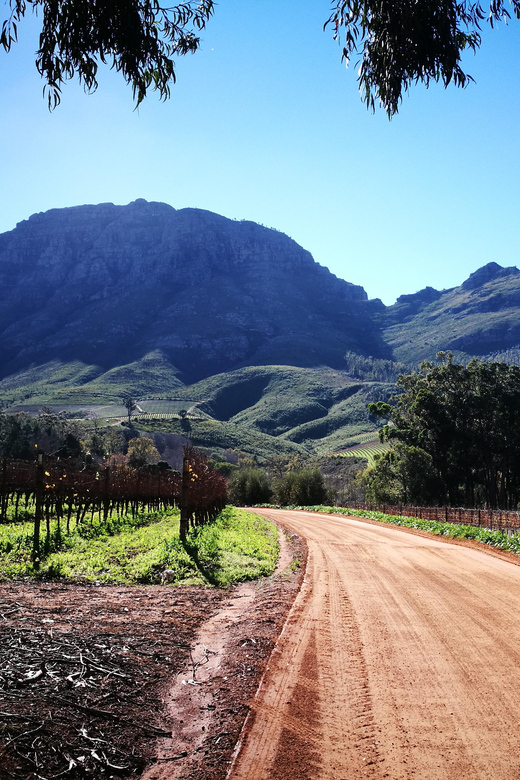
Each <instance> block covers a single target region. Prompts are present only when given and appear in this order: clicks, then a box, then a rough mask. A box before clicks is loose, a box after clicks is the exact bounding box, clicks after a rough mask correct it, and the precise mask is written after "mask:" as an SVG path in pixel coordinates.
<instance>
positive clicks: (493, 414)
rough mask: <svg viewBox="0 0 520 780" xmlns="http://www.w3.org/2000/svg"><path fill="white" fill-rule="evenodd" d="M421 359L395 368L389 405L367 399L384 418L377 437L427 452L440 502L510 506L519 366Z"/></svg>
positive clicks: (517, 482) (515, 494)
mask: <svg viewBox="0 0 520 780" xmlns="http://www.w3.org/2000/svg"><path fill="white" fill-rule="evenodd" d="M437 357H438V359H439V364H438V365H435V364H434V363H432V362H425V363H422V364H421V366H420V370H419V371H418V372H414V373H412V374H407V375H402V376H401V377H400V378H399V380H398V382H397V387H398V389H399V390H400V391H401V392H400V395H398V396H396V397H395V399H394V402H393V403H392V404H385V403H381V402H380V403H374V404H369V407H368V408H369V411H370V412H372V413H373V414H376V415H378V416H380V417H385V418H386V419H387V420H390V421H391V425H390V424H389V425H385V426H384V427H383V428H382V429H381V431H380V437H381V438H382V440H387V441H390V442H391V443H392V442H394V443H395V442H402V443H403V444H405V445H407V446H408V447H413V448H419V449H420V450H422V451H423V452H425V453H427V454H428V455H429V456H430V457H431V463H432V468H433V470H434V472H435V473H436V475H437V478H438V484H439V485H440V490H439V493H438V497H439V503H442V504H444V503H447V504H451V505H452V506H453V505H455V506H456V505H459V506H460V505H465V506H479V505H485V506H488V507H493V508H494V507H502V508H506V509H513V508H515V507H516V506H517V504H518V503H519V502H520V368H518V367H517V366H508V365H507V364H506V363H486V362H484V361H482V360H476V359H475V360H471V361H470V362H469V363H468V365H467V366H462V365H458V364H457V363H455V362H454V360H453V356H452V355H451V353H449V352H440V353H439V354H438V356H437Z"/></svg>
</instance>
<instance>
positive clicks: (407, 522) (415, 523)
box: [284, 506, 520, 555]
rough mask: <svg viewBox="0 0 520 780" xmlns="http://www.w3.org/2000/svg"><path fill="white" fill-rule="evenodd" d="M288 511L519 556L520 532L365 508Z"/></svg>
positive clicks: (318, 507)
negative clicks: (359, 520)
mask: <svg viewBox="0 0 520 780" xmlns="http://www.w3.org/2000/svg"><path fill="white" fill-rule="evenodd" d="M284 508H285V509H302V510H306V511H307V512H320V513H322V514H334V515H349V516H350V517H366V518H368V519H369V520H379V521H380V522H381V523H388V524H389V525H400V526H403V527H404V528H417V529H418V530H420V531H427V532H428V533H430V534H434V535H436V536H448V537H450V538H451V539H474V540H475V541H477V542H482V543H483V544H489V545H490V546H491V547H497V548H498V549H499V550H506V551H507V552H512V553H515V554H516V555H520V533H519V534H513V535H511V536H509V535H508V534H506V533H503V532H502V531H490V530H489V529H487V528H478V527H476V526H473V525H459V524H458V523H441V522H439V521H437V520H421V519H420V518H419V517H404V516H402V515H386V514H383V512H370V511H369V510H365V509H349V508H348V507H346V508H344V507H339V506H293V507H284Z"/></svg>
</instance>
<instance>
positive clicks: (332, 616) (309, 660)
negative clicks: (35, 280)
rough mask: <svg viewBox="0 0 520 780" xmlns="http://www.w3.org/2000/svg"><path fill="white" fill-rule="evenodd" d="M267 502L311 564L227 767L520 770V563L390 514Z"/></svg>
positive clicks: (330, 778)
mask: <svg viewBox="0 0 520 780" xmlns="http://www.w3.org/2000/svg"><path fill="white" fill-rule="evenodd" d="M258 511H260V510H258ZM262 513H263V514H265V515H266V516H268V517H270V519H274V520H276V521H278V522H282V523H283V524H285V525H286V527H288V528H289V529H290V530H291V531H295V532H296V533H298V534H300V535H301V536H303V537H304V538H305V539H306V541H307V543H308V547H309V555H308V564H307V571H306V576H305V580H304V584H303V587H302V590H301V591H300V594H299V595H298V597H297V599H296V601H295V603H294V606H293V608H292V611H291V613H290V616H289V619H288V621H287V623H286V626H285V629H284V632H283V634H282V636H281V638H280V640H279V642H278V645H277V647H276V648H275V651H274V652H273V655H272V657H271V659H270V664H269V667H270V668H269V670H268V672H267V673H266V675H265V678H264V680H263V683H262V685H261V686H260V688H259V691H258V694H257V697H256V700H255V702H254V704H253V710H254V717H252V718H250V721H249V724H248V729H247V732H246V735H245V736H244V739H243V741H242V744H241V747H240V751H239V752H238V755H237V757H236V759H235V762H234V764H233V766H232V769H231V771H230V774H229V778H230V779H231V780H296V778H298V780H307V778H309V779H310V778H312V779H313V780H357V779H358V778H359V779H360V780H361V779H362V778H367V780H380V779H381V780H382V779H383V778H391V779H392V780H412V779H413V780H462V778H464V779H465V778H471V780H513V779H514V780H517V779H518V777H520V708H519V707H518V701H519V700H520V653H519V649H518V648H520V609H519V607H518V605H519V604H520V567H518V566H514V565H511V563H509V562H507V561H504V560H500V559H498V558H496V557H492V556H489V555H486V554H485V553H484V552H480V551H478V550H475V549H474V548H471V549H470V548H465V547H461V546H453V545H449V544H443V542H442V540H439V539H436V538H432V539H426V538H424V537H423V536H417V537H415V536H412V535H408V534H404V533H402V532H401V531H400V530H399V529H396V528H393V527H385V526H374V525H372V524H370V525H369V524H365V523H363V522H362V521H358V520H353V519H350V518H345V517H342V518H337V517H330V516H320V515H315V514H311V513H305V512H289V511H280V510H262Z"/></svg>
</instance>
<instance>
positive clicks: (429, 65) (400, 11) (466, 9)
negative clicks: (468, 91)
mask: <svg viewBox="0 0 520 780" xmlns="http://www.w3.org/2000/svg"><path fill="white" fill-rule="evenodd" d="M332 5H333V10H332V13H331V15H330V17H329V19H328V21H327V23H326V25H325V26H327V25H329V26H331V27H332V29H333V30H334V37H335V38H336V39H337V40H340V41H344V46H343V58H344V60H345V62H346V63H347V65H348V64H349V62H350V60H351V59H352V57H354V56H359V57H360V67H359V77H358V80H359V87H360V92H361V95H362V98H363V99H364V101H365V103H366V104H367V106H368V107H369V108H371V109H372V110H374V109H375V107H376V103H378V102H379V103H380V104H381V105H382V107H383V108H384V109H385V110H386V112H387V114H388V115H389V116H392V115H393V114H396V113H397V111H398V109H399V104H400V102H401V98H402V94H403V91H404V92H406V91H407V90H408V88H409V87H410V86H411V85H412V84H417V83H418V82H419V81H421V82H422V83H423V84H425V85H426V86H429V84H430V82H432V81H435V82H438V81H440V82H442V83H443V84H444V86H445V87H447V86H448V85H449V84H455V85H456V86H458V87H465V86H466V85H467V84H468V82H470V81H473V79H472V78H471V76H470V75H469V74H468V73H465V72H464V70H463V69H462V67H461V57H462V53H463V52H464V51H465V50H466V49H470V50H472V51H475V50H476V49H478V48H479V46H480V43H481V37H480V30H481V25H482V22H484V21H485V20H486V19H487V21H488V22H489V23H490V24H491V26H493V25H494V24H495V22H502V21H507V20H508V19H509V18H510V17H511V12H512V13H513V15H514V16H516V17H517V18H520V0H510V2H508V3H507V5H508V6H509V8H511V12H510V11H509V10H508V7H506V4H505V3H504V1H503V0H490V6H489V8H485V7H484V6H483V5H482V3H481V2H480V0H476V2H474V1H473V0H459V1H457V0H333V4H332Z"/></svg>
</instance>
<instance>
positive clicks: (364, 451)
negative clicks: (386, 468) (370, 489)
mask: <svg viewBox="0 0 520 780" xmlns="http://www.w3.org/2000/svg"><path fill="white" fill-rule="evenodd" d="M364 436H366V437H367V438H366V440H365V441H364V442H361V443H360V444H355V445H353V446H352V447H349V448H348V449H347V450H343V451H342V452H338V453H336V457H341V458H349V457H350V458H365V460H367V461H368V465H369V466H373V465H374V456H375V455H381V454H382V453H383V452H386V451H387V450H388V449H389V447H390V444H389V443H388V442H380V441H379V439H375V438H374V434H373V433H372V434H364ZM369 436H370V437H371V438H368V437H369Z"/></svg>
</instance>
